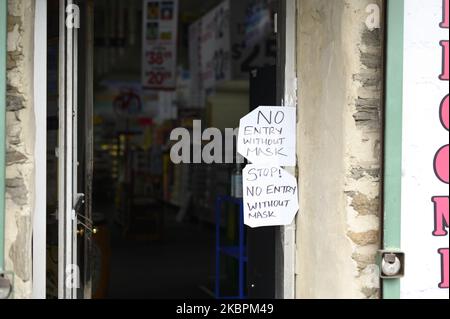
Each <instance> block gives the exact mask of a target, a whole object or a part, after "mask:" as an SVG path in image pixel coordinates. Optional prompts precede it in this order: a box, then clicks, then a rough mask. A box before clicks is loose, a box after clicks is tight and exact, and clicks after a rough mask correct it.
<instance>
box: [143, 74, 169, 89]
mask: <svg viewBox="0 0 450 319" xmlns="http://www.w3.org/2000/svg"><path fill="white" fill-rule="evenodd" d="M170 78H171V74H170V72H160V71H150V72H147V84H148V85H150V86H159V85H162V84H163V83H164V82H165V81H166V80H168V79H170Z"/></svg>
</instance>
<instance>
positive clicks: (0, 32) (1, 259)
mask: <svg viewBox="0 0 450 319" xmlns="http://www.w3.org/2000/svg"><path fill="white" fill-rule="evenodd" d="M7 11H8V1H7V0H0V272H3V271H4V270H5V269H4V268H5V156H6V124H5V122H6V120H5V118H6V45H7V42H6V35H7V27H8V24H7V17H8V14H7Z"/></svg>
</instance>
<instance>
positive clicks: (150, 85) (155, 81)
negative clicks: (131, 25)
mask: <svg viewBox="0 0 450 319" xmlns="http://www.w3.org/2000/svg"><path fill="white" fill-rule="evenodd" d="M143 11H144V16H143V21H144V23H143V61H142V62H143V63H142V64H143V65H142V86H143V87H144V88H145V89H151V90H174V89H175V87H176V78H177V73H176V71H177V28H178V0H164V1H158V0H146V1H144V10H143Z"/></svg>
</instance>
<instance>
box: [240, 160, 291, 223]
mask: <svg viewBox="0 0 450 319" xmlns="http://www.w3.org/2000/svg"><path fill="white" fill-rule="evenodd" d="M243 183H244V223H245V224H246V225H247V226H249V227H252V228H257V227H268V226H287V225H290V224H292V222H293V221H294V218H295V215H296V214H297V212H298V209H299V204H298V184H297V180H296V178H295V177H294V176H292V175H291V174H289V173H288V172H286V171H285V170H284V169H282V168H280V167H277V166H264V165H247V167H246V168H245V169H244V171H243Z"/></svg>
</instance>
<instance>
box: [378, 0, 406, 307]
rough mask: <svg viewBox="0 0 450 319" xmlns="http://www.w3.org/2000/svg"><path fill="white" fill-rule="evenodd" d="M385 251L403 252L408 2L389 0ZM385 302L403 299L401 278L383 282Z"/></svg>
mask: <svg viewBox="0 0 450 319" xmlns="http://www.w3.org/2000/svg"><path fill="white" fill-rule="evenodd" d="M387 1H388V2H387V44H386V45H387V56H386V58H387V60H386V110H385V116H386V124H385V163H384V171H385V175H384V238H383V241H384V249H385V250H390V251H399V250H400V249H401V195H402V137H403V125H402V123H403V34H404V33H403V32H404V0H387ZM383 298H384V299H400V279H387V280H384V282H383Z"/></svg>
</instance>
